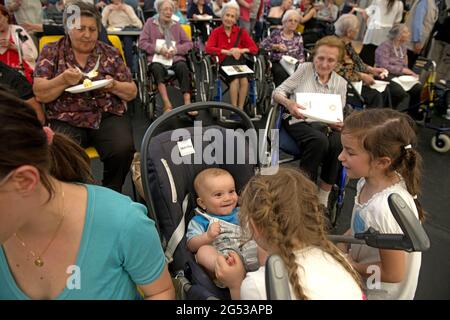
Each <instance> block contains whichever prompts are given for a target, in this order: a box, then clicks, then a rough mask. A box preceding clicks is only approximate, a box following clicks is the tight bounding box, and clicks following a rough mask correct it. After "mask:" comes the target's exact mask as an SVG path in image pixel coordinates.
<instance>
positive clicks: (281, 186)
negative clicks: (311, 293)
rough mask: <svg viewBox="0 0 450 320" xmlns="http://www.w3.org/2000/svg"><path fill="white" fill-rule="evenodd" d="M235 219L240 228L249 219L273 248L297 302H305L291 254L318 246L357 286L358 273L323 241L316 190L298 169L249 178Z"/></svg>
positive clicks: (297, 266)
mask: <svg viewBox="0 0 450 320" xmlns="http://www.w3.org/2000/svg"><path fill="white" fill-rule="evenodd" d="M241 203H242V205H241V211H240V213H239V218H240V219H241V226H243V228H244V227H245V226H248V225H249V223H250V220H251V221H252V223H253V224H254V225H255V227H256V228H257V229H258V230H259V231H260V232H261V234H262V236H263V237H264V240H265V243H266V244H267V245H268V246H269V247H272V248H275V249H276V250H277V251H278V252H277V253H278V254H279V255H280V256H281V258H282V259H283V261H284V263H285V264H286V268H287V270H288V274H289V282H290V284H291V285H292V287H293V289H294V293H295V295H296V297H297V298H298V299H308V297H307V296H306V294H305V292H304V290H303V288H302V286H301V285H300V278H299V274H298V269H299V268H301V265H299V264H298V263H297V262H296V256H295V251H297V250H301V249H304V248H308V247H311V246H315V247H319V248H321V249H322V250H323V251H325V252H326V253H328V254H330V255H331V256H332V257H333V258H334V259H335V260H336V261H338V262H339V263H340V264H341V265H342V266H343V267H344V268H345V270H347V272H348V273H350V274H351V275H352V277H353V278H354V279H355V281H356V282H357V283H358V284H359V285H360V286H361V279H360V276H359V274H358V273H357V272H356V271H355V270H354V269H353V267H352V266H351V265H350V264H349V262H348V261H347V260H346V259H345V258H344V256H343V254H342V253H341V252H340V251H339V249H338V248H337V247H336V246H335V245H334V244H333V243H331V242H330V241H329V240H328V238H327V232H326V227H325V218H324V214H323V212H322V211H321V209H319V208H320V207H319V200H318V197H317V187H316V185H315V184H314V183H313V182H312V181H311V180H309V179H308V178H307V177H306V176H305V175H304V174H303V173H301V172H300V171H299V170H298V169H295V168H292V167H282V168H280V169H279V171H278V173H277V174H275V175H259V176H255V177H253V178H252V179H251V180H250V181H249V183H248V184H247V186H246V187H245V189H244V191H243V193H242V196H241Z"/></svg>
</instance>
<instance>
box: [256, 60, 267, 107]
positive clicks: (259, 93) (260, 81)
mask: <svg viewBox="0 0 450 320" xmlns="http://www.w3.org/2000/svg"><path fill="white" fill-rule="evenodd" d="M254 72H255V84H256V97H257V104H258V105H259V104H260V103H261V102H262V101H263V100H264V97H265V95H266V92H265V91H266V63H265V61H264V57H263V56H258V57H257V58H256V61H255V70H254Z"/></svg>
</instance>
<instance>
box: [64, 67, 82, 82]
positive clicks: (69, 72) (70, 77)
mask: <svg viewBox="0 0 450 320" xmlns="http://www.w3.org/2000/svg"><path fill="white" fill-rule="evenodd" d="M62 77H63V80H64V83H65V84H66V85H68V86H74V85H76V84H78V82H80V80H81V78H82V77H83V75H82V74H81V73H80V71H78V70H77V69H75V68H72V67H69V68H67V69H66V70H64V72H63V73H62Z"/></svg>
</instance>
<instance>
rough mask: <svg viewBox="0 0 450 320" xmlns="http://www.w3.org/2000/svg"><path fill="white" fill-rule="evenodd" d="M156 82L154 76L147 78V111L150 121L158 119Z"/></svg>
mask: <svg viewBox="0 0 450 320" xmlns="http://www.w3.org/2000/svg"><path fill="white" fill-rule="evenodd" d="M153 83H154V80H153V77H152V75H150V74H149V75H148V77H147V86H146V88H147V89H146V90H147V94H146V96H147V104H146V106H145V111H146V114H147V118H148V119H149V120H150V121H153V120H155V119H156V92H155V88H154V84H153Z"/></svg>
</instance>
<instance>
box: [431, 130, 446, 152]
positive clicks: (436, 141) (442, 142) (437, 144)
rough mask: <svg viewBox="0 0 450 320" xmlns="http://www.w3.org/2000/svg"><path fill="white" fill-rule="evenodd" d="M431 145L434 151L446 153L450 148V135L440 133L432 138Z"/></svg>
mask: <svg viewBox="0 0 450 320" xmlns="http://www.w3.org/2000/svg"><path fill="white" fill-rule="evenodd" d="M431 147H432V148H433V150H434V151H437V152H440V153H445V152H448V151H449V150H450V137H449V136H447V135H445V134H443V133H440V134H437V135H435V136H434V137H433V138H431Z"/></svg>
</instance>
